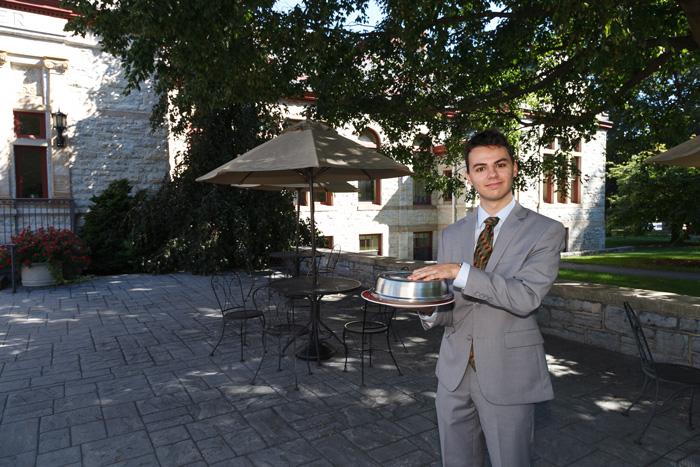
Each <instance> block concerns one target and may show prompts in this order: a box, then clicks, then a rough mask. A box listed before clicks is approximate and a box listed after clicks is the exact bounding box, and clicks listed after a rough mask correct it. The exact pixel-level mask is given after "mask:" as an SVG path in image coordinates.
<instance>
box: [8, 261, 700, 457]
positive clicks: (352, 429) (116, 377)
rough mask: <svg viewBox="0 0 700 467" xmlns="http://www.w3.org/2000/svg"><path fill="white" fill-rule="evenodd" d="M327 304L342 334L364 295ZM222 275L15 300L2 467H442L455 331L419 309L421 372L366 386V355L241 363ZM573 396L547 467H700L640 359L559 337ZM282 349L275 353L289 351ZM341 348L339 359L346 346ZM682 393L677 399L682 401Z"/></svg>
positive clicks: (680, 412) (384, 371)
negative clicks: (219, 289) (448, 361)
mask: <svg viewBox="0 0 700 467" xmlns="http://www.w3.org/2000/svg"><path fill="white" fill-rule="evenodd" d="M338 298H339V297H331V298H329V300H327V301H324V302H323V304H322V307H323V308H322V309H323V318H324V320H325V322H326V323H327V324H328V325H329V326H331V328H333V329H335V330H336V331H340V329H341V327H342V324H343V323H344V322H345V321H346V320H349V319H353V318H356V313H358V312H359V310H360V309H361V306H362V302H361V300H360V299H359V297H358V296H357V295H353V296H349V297H348V298H346V299H343V300H342V301H338ZM214 304H215V302H214V299H213V296H212V293H211V291H210V288H209V278H208V277H206V276H193V275H190V274H171V275H161V276H151V275H141V274H134V275H122V276H109V277H98V278H94V279H91V280H89V281H86V282H84V283H81V284H76V285H72V286H59V287H49V288H40V289H27V288H19V289H18V292H17V293H16V294H12V293H11V292H10V291H8V290H3V291H0V467H1V466H12V467H17V466H23V465H28V466H32V467H36V466H38V467H43V466H46V465H82V466H90V467H92V466H102V465H109V466H170V465H185V464H186V465H193V466H197V465H202V466H214V465H221V466H227V467H228V466H261V465H272V466H277V465H284V466H286V465H304V466H307V465H308V466H334V465H336V466H345V465H348V466H363V465H367V466H382V467H384V466H431V465H439V463H440V453H439V440H438V432H437V426H436V415H435V403H434V398H435V389H436V380H435V376H434V365H435V361H436V358H437V352H438V349H439V343H440V337H441V333H440V332H439V331H431V332H424V331H423V330H422V329H421V328H420V324H419V323H418V319H417V318H416V316H415V314H413V313H406V312H403V311H402V312H401V313H399V315H398V316H397V319H396V321H395V326H396V329H397V331H398V333H399V335H401V337H402V340H403V342H404V344H405V345H406V349H405V350H404V348H403V347H402V346H401V344H400V343H399V342H393V341H392V347H393V349H394V351H395V354H396V357H397V359H398V362H399V365H400V366H401V369H402V372H403V373H404V375H403V376H399V375H398V373H397V372H396V369H395V368H394V366H393V364H392V362H391V360H390V358H389V357H388V355H385V354H384V353H382V352H378V353H377V354H376V356H375V357H374V358H373V367H371V368H370V367H366V368H365V381H366V385H365V386H361V385H360V372H359V366H360V365H359V360H358V358H357V355H354V354H352V355H351V358H350V359H349V360H348V371H347V372H344V371H343V367H344V356H343V355H342V351H338V352H337V353H336V355H335V356H334V357H333V358H332V359H331V360H329V361H326V362H324V363H323V364H322V365H321V366H320V367H319V366H318V365H317V364H316V362H311V365H310V369H311V372H312V374H308V369H307V365H306V362H304V361H301V360H299V361H297V365H296V374H297V377H298V381H299V389H298V390H296V389H295V388H294V385H293V373H292V372H293V366H292V365H290V363H292V361H290V359H284V360H283V369H282V371H278V370H277V359H276V342H273V341H274V339H273V340H271V341H269V342H268V344H269V350H270V352H269V353H268V355H267V356H266V357H265V359H264V360H263V365H262V368H261V370H260V373H259V375H258V377H257V380H256V384H255V385H252V384H250V381H251V379H252V377H253V374H254V373H255V370H256V368H257V366H258V363H259V362H260V358H261V355H262V345H261V340H260V338H259V335H256V332H253V331H254V330H253V331H251V334H250V336H249V339H248V345H247V346H246V348H245V355H246V359H245V361H244V362H241V361H240V340H239V338H238V335H237V334H236V333H237V331H236V330H235V329H233V328H234V327H230V328H229V329H228V331H227V335H226V336H225V338H224V341H223V343H222V345H221V346H220V347H219V348H218V349H217V352H216V354H215V355H214V356H213V357H212V356H209V352H210V351H211V347H212V345H213V344H214V343H215V342H216V340H217V339H218V336H219V334H218V333H219V331H220V315H219V314H218V312H216V310H215V308H214ZM545 340H546V351H547V354H548V361H549V364H550V371H551V373H552V375H553V383H554V388H555V396H556V398H555V399H554V400H553V401H550V402H547V403H543V404H538V405H537V407H536V444H535V453H536V454H535V458H534V460H533V465H535V466H540V467H552V466H557V467H558V466H579V467H581V466H597V465H607V466H628V465H655V466H665V465H698V463H700V435H698V434H696V433H695V432H690V431H688V430H687V428H686V425H687V419H686V413H685V412H684V410H686V406H685V405H684V404H679V403H675V404H672V405H671V406H670V410H668V412H666V413H662V414H660V415H658V416H657V417H656V418H655V419H654V422H653V423H652V426H651V427H650V429H649V431H648V433H647V435H646V436H645V438H644V442H643V444H642V445H641V446H640V445H637V444H635V443H634V439H636V436H637V435H638V433H639V430H640V429H641V427H642V426H643V424H644V423H645V422H646V419H647V416H648V414H649V411H650V402H649V400H648V397H649V396H647V397H646V398H645V399H644V400H642V403H641V404H640V405H639V407H635V409H634V410H633V411H632V412H631V414H630V417H623V416H622V415H621V413H622V412H624V409H625V408H626V407H627V405H628V404H629V403H630V401H631V400H633V399H634V397H636V395H637V391H638V390H639V388H640V381H641V376H640V372H639V367H638V361H637V359H636V358H634V357H629V356H624V355H619V354H615V353H612V352H609V351H605V350H601V349H596V348H593V347H589V346H585V345H583V344H578V343H571V342H567V341H565V340H563V339H559V338H554V337H550V336H546V339H545ZM273 344H274V347H275V348H274V349H273ZM333 345H334V346H335V347H336V349H337V350H339V347H340V346H339V345H338V343H337V342H333ZM664 394H666V393H664Z"/></svg>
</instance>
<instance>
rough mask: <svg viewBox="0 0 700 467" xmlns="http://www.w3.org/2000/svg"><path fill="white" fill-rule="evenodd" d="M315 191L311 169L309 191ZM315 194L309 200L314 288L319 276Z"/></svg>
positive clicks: (310, 170) (311, 170)
mask: <svg viewBox="0 0 700 467" xmlns="http://www.w3.org/2000/svg"><path fill="white" fill-rule="evenodd" d="M313 192H314V171H313V169H309V193H313ZM313 198H314V197H313V195H312V196H311V200H310V201H309V205H310V206H309V208H310V209H309V217H310V218H311V277H312V278H313V279H312V280H313V288H314V289H316V285H318V277H317V271H316V221H315V220H314V204H316V203H315V202H314V199H313Z"/></svg>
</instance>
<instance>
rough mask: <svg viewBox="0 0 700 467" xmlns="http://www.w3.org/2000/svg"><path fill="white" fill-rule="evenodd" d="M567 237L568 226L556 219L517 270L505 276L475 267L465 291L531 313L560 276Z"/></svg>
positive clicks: (496, 304) (516, 311)
mask: <svg viewBox="0 0 700 467" xmlns="http://www.w3.org/2000/svg"><path fill="white" fill-rule="evenodd" d="M564 238H565V230H564V226H563V225H561V224H560V223H559V222H553V223H552V224H551V225H550V226H549V228H548V229H547V230H546V231H545V232H544V233H543V235H541V236H540V237H539V239H538V240H537V242H536V244H535V245H534V247H533V249H532V250H530V252H529V254H528V255H527V257H526V259H525V261H524V262H523V264H522V266H521V268H520V269H519V270H518V271H517V272H516V273H515V274H510V276H509V277H505V276H503V275H501V274H499V273H497V272H485V271H482V270H480V269H476V268H472V269H471V271H470V273H469V280H468V281H467V284H466V285H465V287H464V288H463V289H462V294H463V295H467V296H469V297H473V298H476V299H478V300H482V301H484V302H486V303H488V304H489V305H491V306H494V307H497V308H502V309H504V310H506V311H508V312H510V313H513V314H515V315H518V316H527V315H529V314H531V313H532V312H533V311H535V310H536V309H537V308H538V307H539V306H540V303H541V302H542V298H543V297H544V296H545V295H546V294H547V292H549V289H550V288H551V287H552V284H553V283H554V280H555V279H556V278H557V273H558V272H559V254H560V252H561V251H562V250H563V247H564Z"/></svg>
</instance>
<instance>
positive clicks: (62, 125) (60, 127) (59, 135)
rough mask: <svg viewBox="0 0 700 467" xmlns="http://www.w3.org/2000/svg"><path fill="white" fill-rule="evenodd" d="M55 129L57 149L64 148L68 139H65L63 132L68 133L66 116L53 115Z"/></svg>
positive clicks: (59, 111)
mask: <svg viewBox="0 0 700 467" xmlns="http://www.w3.org/2000/svg"><path fill="white" fill-rule="evenodd" d="M52 117H53V127H54V128H55V129H56V147H57V148H62V147H63V146H64V145H65V144H66V139H65V138H64V137H63V132H64V131H66V117H67V116H66V114H64V113H63V112H61V110H60V109H59V110H58V112H56V113H55V114H52Z"/></svg>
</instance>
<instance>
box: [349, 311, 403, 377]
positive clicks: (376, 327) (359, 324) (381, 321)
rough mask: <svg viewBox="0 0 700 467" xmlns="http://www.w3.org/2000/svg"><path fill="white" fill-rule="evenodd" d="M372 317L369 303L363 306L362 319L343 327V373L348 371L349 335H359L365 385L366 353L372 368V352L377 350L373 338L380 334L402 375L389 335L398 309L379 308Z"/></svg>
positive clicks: (372, 312) (362, 374) (362, 375)
mask: <svg viewBox="0 0 700 467" xmlns="http://www.w3.org/2000/svg"><path fill="white" fill-rule="evenodd" d="M369 313H371V316H370V317H369V318H368V311H367V302H365V303H364V304H363V305H362V319H361V320H354V321H349V322H347V323H345V326H343V347H344V350H345V366H344V367H343V371H348V345H347V334H348V333H350V334H357V335H359V336H360V349H359V350H360V368H361V370H360V371H361V376H360V378H361V384H362V385H363V386H364V384H365V352H367V353H368V354H369V366H370V368H371V367H372V352H373V351H375V350H384V349H375V348H374V347H373V346H372V336H374V335H378V334H384V336H385V338H386V351H387V352H388V353H389V355H390V356H391V359H392V360H393V362H394V366H395V367H396V371H398V372H399V375H402V373H401V368H399V364H398V363H397V361H396V357H394V352H393V351H392V350H391V339H390V338H389V334H391V323H392V321H393V319H394V315H395V314H396V309H395V308H392V307H387V306H379V308H378V309H376V310H374V311H370V312H369ZM402 343H403V342H402Z"/></svg>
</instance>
